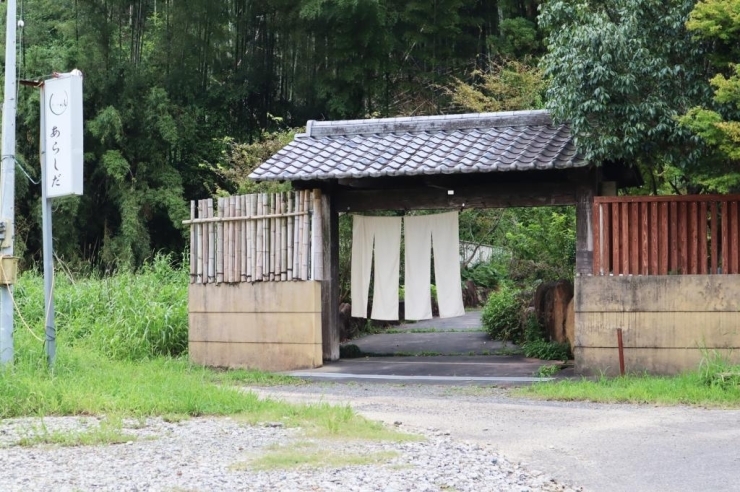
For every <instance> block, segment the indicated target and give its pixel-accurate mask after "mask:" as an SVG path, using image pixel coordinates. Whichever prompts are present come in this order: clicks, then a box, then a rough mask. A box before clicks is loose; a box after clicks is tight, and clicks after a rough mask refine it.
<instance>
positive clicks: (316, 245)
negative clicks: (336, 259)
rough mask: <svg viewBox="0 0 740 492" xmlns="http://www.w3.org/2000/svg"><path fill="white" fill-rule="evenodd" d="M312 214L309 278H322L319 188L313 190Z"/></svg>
mask: <svg viewBox="0 0 740 492" xmlns="http://www.w3.org/2000/svg"><path fill="white" fill-rule="evenodd" d="M312 199H313V215H312V216H311V279H312V280H324V241H323V240H322V237H321V231H322V230H323V225H322V223H321V190H320V189H318V188H316V189H315V190H313V197H312Z"/></svg>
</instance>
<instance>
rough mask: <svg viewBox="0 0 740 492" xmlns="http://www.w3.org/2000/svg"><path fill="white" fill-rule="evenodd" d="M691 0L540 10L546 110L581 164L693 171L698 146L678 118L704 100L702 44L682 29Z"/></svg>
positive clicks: (590, 1)
mask: <svg viewBox="0 0 740 492" xmlns="http://www.w3.org/2000/svg"><path fill="white" fill-rule="evenodd" d="M693 5H694V1H693V0H671V1H665V2H660V1H655V0H615V1H610V2H601V1H595V0H577V1H570V0H553V1H550V2H547V3H545V4H544V7H543V10H542V14H541V16H540V25H541V26H542V28H543V29H545V30H546V31H547V35H548V38H547V45H548V53H547V55H545V57H544V58H543V66H544V69H545V73H546V76H547V77H548V78H549V79H550V80H551V84H550V87H549V89H548V92H547V98H548V107H549V108H550V109H551V110H552V112H553V115H554V116H555V118H556V119H558V120H560V121H568V122H569V123H570V125H571V127H572V129H573V131H574V133H575V135H576V143H577V145H578V148H579V149H580V151H581V152H582V153H583V154H584V156H585V157H586V158H587V159H589V160H593V161H596V162H601V161H604V160H618V159H624V160H626V161H628V162H633V161H634V160H636V159H638V160H640V161H642V162H645V163H648V164H650V165H655V164H656V163H659V162H664V161H665V162H668V163H673V164H676V165H678V166H679V167H683V166H685V165H688V164H695V163H696V162H697V161H698V160H699V158H700V157H701V156H702V150H703V149H702V147H701V146H700V145H698V143H699V142H698V141H697V139H696V138H694V136H693V134H692V132H691V131H689V130H688V129H687V128H685V127H683V126H681V125H679V124H678V121H677V120H676V117H677V116H678V115H681V114H684V113H685V112H686V111H687V110H688V109H689V108H691V107H692V106H695V105H696V104H701V103H704V102H706V101H707V100H708V97H709V90H708V89H709V88H708V84H707V82H706V78H707V76H706V63H705V57H706V50H707V45H706V44H705V43H702V42H700V41H698V40H695V39H693V38H692V36H691V34H690V33H689V32H688V31H687V30H686V28H685V26H684V23H685V22H686V20H687V18H688V15H689V13H690V11H691V9H692V8H693Z"/></svg>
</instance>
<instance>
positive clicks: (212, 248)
mask: <svg viewBox="0 0 740 492" xmlns="http://www.w3.org/2000/svg"><path fill="white" fill-rule="evenodd" d="M206 213H207V214H208V217H209V218H210V217H213V198H209V199H208V202H207V203H206ZM215 228H216V226H215V225H214V224H213V223H211V222H209V223H208V224H207V234H208V239H207V241H208V277H207V278H206V283H213V282H215V281H216V232H215Z"/></svg>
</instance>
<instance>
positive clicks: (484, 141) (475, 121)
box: [250, 111, 587, 181]
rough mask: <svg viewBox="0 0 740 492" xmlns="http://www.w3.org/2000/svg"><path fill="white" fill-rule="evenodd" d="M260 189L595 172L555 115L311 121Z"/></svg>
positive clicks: (266, 171) (275, 159) (265, 172)
mask: <svg viewBox="0 0 740 492" xmlns="http://www.w3.org/2000/svg"><path fill="white" fill-rule="evenodd" d="M307 130H308V133H306V134H301V135H296V138H295V140H293V142H291V143H290V144H288V145H287V146H286V147H284V148H283V149H281V150H280V151H279V152H277V153H276V154H275V155H274V156H272V157H271V158H270V159H268V160H267V161H265V162H264V163H263V164H261V165H260V166H259V167H257V169H255V170H254V172H252V174H251V175H250V177H251V178H253V179H256V180H259V181H269V180H278V181H297V180H315V179H318V180H321V179H341V178H348V177H352V178H363V177H381V176H414V175H430V174H458V173H470V172H499V171H501V172H504V171H516V170H520V171H527V170H535V169H538V170H539V169H542V170H546V169H566V168H573V167H582V166H585V165H586V164H587V162H586V161H585V160H583V159H582V158H581V157H580V156H579V155H578V153H577V152H576V148H575V145H574V143H573V139H572V137H571V134H570V128H569V127H568V125H562V124H561V125H554V124H553V122H552V120H551V119H550V115H549V113H548V112H547V111H514V112H505V113H482V114H464V115H445V116H421V117H411V118H387V119H372V120H350V121H329V122H316V121H311V122H309V124H308V125H307Z"/></svg>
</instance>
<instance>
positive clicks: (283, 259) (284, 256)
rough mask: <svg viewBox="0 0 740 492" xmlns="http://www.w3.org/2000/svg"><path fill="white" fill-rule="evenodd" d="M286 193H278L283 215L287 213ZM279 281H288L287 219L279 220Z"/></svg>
mask: <svg viewBox="0 0 740 492" xmlns="http://www.w3.org/2000/svg"><path fill="white" fill-rule="evenodd" d="M285 199H286V193H280V203H281V207H282V211H283V215H285V214H286V213H288V204H287V202H286V201H285ZM280 280H281V281H285V280H288V218H287V217H281V218H280Z"/></svg>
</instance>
